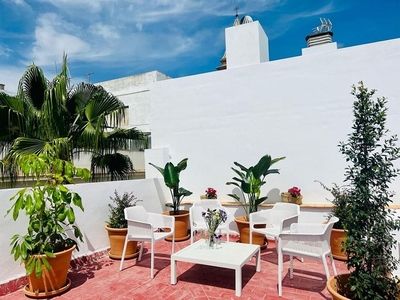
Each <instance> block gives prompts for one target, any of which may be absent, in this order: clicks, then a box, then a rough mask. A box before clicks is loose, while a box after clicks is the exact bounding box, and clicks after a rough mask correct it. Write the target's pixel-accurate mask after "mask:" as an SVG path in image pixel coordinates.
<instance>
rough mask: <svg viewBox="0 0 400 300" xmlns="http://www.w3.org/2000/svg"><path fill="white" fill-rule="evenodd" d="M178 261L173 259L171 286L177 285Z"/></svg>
mask: <svg viewBox="0 0 400 300" xmlns="http://www.w3.org/2000/svg"><path fill="white" fill-rule="evenodd" d="M176 281H177V280H176V260H174V259H172V258H171V284H176Z"/></svg>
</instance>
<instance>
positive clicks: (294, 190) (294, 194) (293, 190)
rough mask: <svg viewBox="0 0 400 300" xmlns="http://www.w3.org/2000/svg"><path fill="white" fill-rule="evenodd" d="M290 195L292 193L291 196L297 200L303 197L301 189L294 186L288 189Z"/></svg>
mask: <svg viewBox="0 0 400 300" xmlns="http://www.w3.org/2000/svg"><path fill="white" fill-rule="evenodd" d="M288 193H290V196H292V197H294V198H297V197H300V196H301V189H299V188H298V187H297V186H294V187H292V188H290V189H288Z"/></svg>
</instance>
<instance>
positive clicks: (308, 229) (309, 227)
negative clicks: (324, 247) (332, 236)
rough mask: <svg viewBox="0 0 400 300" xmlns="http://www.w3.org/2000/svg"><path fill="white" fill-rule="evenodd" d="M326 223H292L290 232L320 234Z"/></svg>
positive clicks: (323, 230)
mask: <svg viewBox="0 0 400 300" xmlns="http://www.w3.org/2000/svg"><path fill="white" fill-rule="evenodd" d="M326 227H327V224H322V223H293V224H291V225H290V233H291V234H292V233H297V234H312V235H321V234H323V233H324V232H325V230H326Z"/></svg>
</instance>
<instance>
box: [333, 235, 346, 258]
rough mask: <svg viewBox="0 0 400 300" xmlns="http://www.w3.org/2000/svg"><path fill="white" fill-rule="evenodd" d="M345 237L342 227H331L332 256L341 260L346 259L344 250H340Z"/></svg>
mask: <svg viewBox="0 0 400 300" xmlns="http://www.w3.org/2000/svg"><path fill="white" fill-rule="evenodd" d="M345 238H346V237H345V233H344V230H343V229H334V228H332V231H331V240H330V244H331V252H332V255H333V258H335V259H338V260H343V261H345V260H347V256H346V252H342V242H344V240H345Z"/></svg>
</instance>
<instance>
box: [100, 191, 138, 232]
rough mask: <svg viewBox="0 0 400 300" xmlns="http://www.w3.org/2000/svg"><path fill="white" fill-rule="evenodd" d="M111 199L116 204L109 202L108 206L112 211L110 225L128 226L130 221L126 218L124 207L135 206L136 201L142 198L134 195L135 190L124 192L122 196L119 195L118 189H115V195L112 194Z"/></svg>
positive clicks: (117, 226)
mask: <svg viewBox="0 0 400 300" xmlns="http://www.w3.org/2000/svg"><path fill="white" fill-rule="evenodd" d="M110 199H111V201H112V202H114V206H113V205H111V204H108V208H109V211H110V214H109V216H108V222H107V224H108V227H111V228H127V227H128V222H127V221H126V219H125V214H124V209H125V208H127V207H131V206H135V205H136V203H138V202H139V201H142V200H139V199H137V197H135V195H133V192H131V193H127V192H124V194H123V195H122V197H121V196H120V195H118V192H117V190H115V191H114V197H111V196H110Z"/></svg>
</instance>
